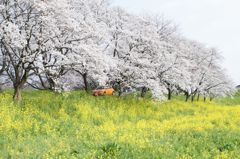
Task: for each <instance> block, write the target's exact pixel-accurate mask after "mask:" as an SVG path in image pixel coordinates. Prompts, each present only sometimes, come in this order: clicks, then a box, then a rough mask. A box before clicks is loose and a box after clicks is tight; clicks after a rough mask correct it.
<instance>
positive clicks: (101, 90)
mask: <svg viewBox="0 0 240 159" xmlns="http://www.w3.org/2000/svg"><path fill="white" fill-rule="evenodd" d="M113 93H114V89H113V88H111V87H104V86H99V87H97V88H96V89H95V90H93V92H92V95H93V96H104V95H113Z"/></svg>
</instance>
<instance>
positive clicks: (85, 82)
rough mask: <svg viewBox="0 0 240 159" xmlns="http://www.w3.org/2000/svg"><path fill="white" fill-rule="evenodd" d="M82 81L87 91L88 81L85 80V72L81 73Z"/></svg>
mask: <svg viewBox="0 0 240 159" xmlns="http://www.w3.org/2000/svg"><path fill="white" fill-rule="evenodd" d="M82 77H83V82H84V89H85V91H86V92H87V93H88V81H87V73H84V74H82Z"/></svg>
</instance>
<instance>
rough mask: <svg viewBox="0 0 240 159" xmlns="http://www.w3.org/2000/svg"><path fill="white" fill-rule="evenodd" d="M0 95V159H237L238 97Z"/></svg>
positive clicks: (239, 139)
mask: <svg viewBox="0 0 240 159" xmlns="http://www.w3.org/2000/svg"><path fill="white" fill-rule="evenodd" d="M11 93H12V92H11V91H6V92H5V93H2V94H0V157H1V158H4V159H5V158H16V159H21V158H22V159H25V158H33V159H35V158H44V159H45V158H67V159H69V158H87V159H105V158H109V159H114V158H117V159H131V158H132V159H135V158H136V159H152V158H156V159H158V158H159V159H160V158H161V159H162V158H163V159H165V158H166V159H168V158H170V159H171V158H199V159H204V158H209V159H212V158H240V157H239V154H240V117H239V114H240V107H239V106H238V105H240V102H239V96H240V95H239V94H237V95H236V98H234V99H228V98H225V99H218V100H217V101H216V102H212V103H210V102H207V103H204V102H196V103H191V102H189V103H185V102H183V101H181V100H179V99H174V100H173V101H168V102H164V103H159V102H156V101H152V100H150V99H149V98H147V99H141V98H137V97H136V96H125V97H121V98H118V97H109V96H108V97H107V96H106V97H92V96H90V95H87V94H85V93H84V92H78V91H74V92H69V93H63V94H55V93H51V92H48V91H25V92H24V95H23V96H24V100H23V102H21V103H20V104H15V103H13V102H12V97H11Z"/></svg>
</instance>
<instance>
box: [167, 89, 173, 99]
mask: <svg viewBox="0 0 240 159" xmlns="http://www.w3.org/2000/svg"><path fill="white" fill-rule="evenodd" d="M167 90H168V100H171V99H172V91H171V90H170V89H167Z"/></svg>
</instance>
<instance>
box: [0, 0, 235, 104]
mask: <svg viewBox="0 0 240 159" xmlns="http://www.w3.org/2000/svg"><path fill="white" fill-rule="evenodd" d="M0 77H1V83H2V85H5V84H6V83H7V82H10V84H11V85H12V87H13V89H14V95H13V98H14V100H16V101H20V100H21V99H22V95H21V94H22V90H23V88H24V87H25V86H27V85H28V86H31V87H33V88H35V89H42V90H51V91H56V92H61V91H66V90H71V89H74V88H77V87H79V86H81V85H82V86H83V88H84V89H85V90H86V91H88V90H89V88H90V87H91V86H98V85H110V86H113V87H114V88H115V89H116V90H117V91H118V93H119V95H121V94H122V90H123V87H125V86H131V87H132V88H141V92H142V93H141V95H142V96H144V94H145V92H146V91H148V90H149V91H151V92H152V94H153V97H154V98H157V99H159V100H165V99H166V97H165V95H166V94H167V98H168V99H169V100H170V99H171V98H172V94H184V95H185V97H186V101H188V100H190V99H191V100H197V99H199V98H200V96H203V97H204V99H206V98H210V99H213V98H215V97H220V96H224V95H227V94H229V93H231V92H232V90H233V87H232V81H231V79H229V78H228V76H227V75H226V73H225V71H224V69H223V68H222V67H221V56H220V54H219V51H218V49H216V48H211V47H208V46H206V45H204V44H202V43H199V42H196V41H193V40H189V39H187V38H185V37H184V36H182V35H180V33H179V31H178V29H177V27H176V26H175V25H174V23H173V22H171V21H169V20H167V19H165V18H164V17H162V16H158V15H156V16H148V15H143V16H140V15H133V14H129V13H128V12H126V11H125V10H123V9H121V8H119V7H112V6H111V5H110V4H109V3H108V1H105V0H48V1H43V0H1V1H0Z"/></svg>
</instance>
